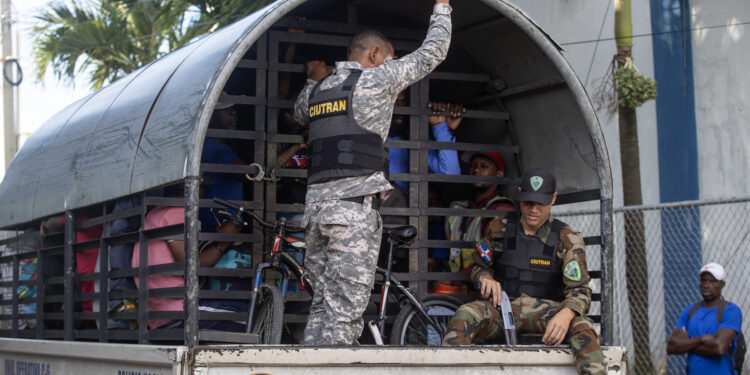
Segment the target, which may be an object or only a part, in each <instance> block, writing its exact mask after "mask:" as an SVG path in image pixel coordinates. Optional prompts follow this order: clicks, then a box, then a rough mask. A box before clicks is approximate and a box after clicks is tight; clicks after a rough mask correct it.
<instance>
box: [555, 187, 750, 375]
mask: <svg viewBox="0 0 750 375" xmlns="http://www.w3.org/2000/svg"><path fill="white" fill-rule="evenodd" d="M598 215H599V214H598V212H596V211H581V212H557V213H556V217H558V218H559V219H561V220H563V221H565V222H567V223H568V224H570V225H571V226H572V227H573V228H575V229H577V230H579V231H581V232H582V233H583V234H584V235H585V236H595V235H598V233H599V224H600V223H599V216H598ZM748 223H750V198H744V199H731V200H716V201H697V202H681V203H671V204H661V205H655V206H639V207H627V208H620V209H616V210H615V218H614V245H615V246H614V247H615V248H614V256H615V259H614V270H613V271H614V272H613V274H614V283H613V285H614V293H613V298H614V301H613V302H614V311H613V313H614V325H615V326H614V327H613V337H614V340H615V344H616V345H622V346H625V347H627V349H628V356H629V358H628V359H629V361H628V363H629V364H630V366H631V368H630V370H631V372H632V373H635V374H652V373H658V374H664V373H669V374H676V373H682V372H684V368H685V360H686V356H685V355H681V356H676V355H672V356H667V350H666V347H667V336H668V334H669V332H670V331H671V330H672V329H673V328H674V326H675V324H676V323H677V320H678V318H679V316H680V314H681V313H682V311H683V310H684V309H685V308H686V307H688V306H692V305H693V304H694V303H696V302H698V301H700V300H701V295H700V291H699V287H698V280H699V278H698V270H699V269H700V267H701V266H702V265H703V264H706V263H709V262H716V263H719V264H721V265H723V266H724V268H725V269H726V273H727V276H726V286H725V287H724V289H723V291H722V295H723V296H724V298H725V299H726V300H728V301H731V302H734V303H735V304H737V305H738V306H739V307H740V309H741V310H742V311H744V312H745V313H747V312H748V311H750V288H748V287H747V286H748V285H750V267H747V265H746V259H747V258H745V256H747V255H748V254H750V242H748V241H750V224H748ZM592 250H595V249H589V250H588V251H592ZM588 260H589V268H590V269H599V253H598V252H596V253H591V254H590V255H589V256H588ZM749 328H750V322H749V321H748V319H745V320H744V321H743V324H742V331H744V332H747V330H748V329H749ZM748 357H750V356H748ZM748 360H750V358H747V357H746V359H745V365H744V372H747V371H748V369H750V366H749V365H748Z"/></svg>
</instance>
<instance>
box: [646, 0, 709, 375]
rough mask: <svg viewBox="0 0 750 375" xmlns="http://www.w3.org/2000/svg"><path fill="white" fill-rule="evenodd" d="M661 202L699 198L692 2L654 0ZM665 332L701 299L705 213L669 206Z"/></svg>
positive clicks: (678, 364) (676, 363) (676, 369)
mask: <svg viewBox="0 0 750 375" xmlns="http://www.w3.org/2000/svg"><path fill="white" fill-rule="evenodd" d="M651 27H652V32H653V38H652V39H653V54H654V72H655V78H656V81H657V83H658V92H659V96H658V98H657V100H656V112H657V115H656V116H657V135H658V156H659V195H660V200H661V202H662V203H667V202H677V201H685V200H696V199H699V181H698V145H697V139H696V137H697V133H696V121H695V99H694V90H693V54H692V41H691V34H690V28H691V23H690V4H689V1H688V0H651ZM661 226H662V228H661V229H662V251H663V263H664V304H665V306H664V307H665V312H666V314H665V315H666V332H665V334H668V333H669V332H670V331H671V330H672V329H673V327H674V325H675V323H676V322H677V319H678V317H679V315H680V312H681V311H682V309H683V308H684V307H685V306H686V304H688V303H690V302H694V301H698V300H699V299H700V293H699V292H698V287H697V280H698V278H697V276H696V272H697V271H698V270H699V269H700V267H701V259H702V256H701V235H700V233H701V231H700V226H701V224H700V211H699V210H698V209H697V208H676V209H671V210H665V211H663V212H662V217H661ZM684 361H685V358H684V356H669V358H668V366H669V370H668V372H669V373H670V374H676V373H680V372H682V371H684V364H685V362H684Z"/></svg>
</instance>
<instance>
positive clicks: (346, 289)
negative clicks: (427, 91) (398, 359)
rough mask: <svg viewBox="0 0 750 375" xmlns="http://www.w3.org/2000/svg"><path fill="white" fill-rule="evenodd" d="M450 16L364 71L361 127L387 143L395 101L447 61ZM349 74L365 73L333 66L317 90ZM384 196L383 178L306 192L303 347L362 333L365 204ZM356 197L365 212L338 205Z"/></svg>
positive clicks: (370, 269)
mask: <svg viewBox="0 0 750 375" xmlns="http://www.w3.org/2000/svg"><path fill="white" fill-rule="evenodd" d="M451 11H452V8H451V7H450V5H448V4H436V5H435V7H434V9H433V14H432V17H431V18H430V27H429V29H428V31H427V37H426V38H425V40H424V42H423V43H422V46H421V47H420V48H418V49H417V50H416V51H414V52H412V53H410V54H408V55H406V56H404V57H403V58H401V59H398V60H394V59H390V58H388V59H386V61H385V63H384V64H382V65H380V66H378V67H376V68H372V69H364V70H363V72H362V75H361V76H360V78H359V80H358V81H357V84H356V85H355V86H354V92H353V97H352V109H353V111H354V120H355V121H356V122H357V124H358V125H359V126H361V127H362V128H364V129H365V130H368V131H370V132H374V133H376V134H378V135H380V136H381V137H382V139H383V141H385V139H386V136H387V135H388V129H389V127H390V124H391V117H392V115H393V105H394V103H395V101H396V97H397V96H398V93H399V92H401V91H402V90H404V89H405V88H406V87H408V86H409V85H411V84H413V83H415V82H417V81H419V80H420V79H422V78H424V77H425V76H427V74H429V73H430V72H431V71H432V70H433V69H435V67H437V65H438V64H439V63H440V62H441V61H442V60H443V59H445V57H446V55H447V54H448V46H449V44H450V34H451V20H450V13H451ZM352 69H363V68H362V66H361V65H360V64H359V63H358V62H355V61H345V62H339V63H337V64H336V70H335V72H334V74H333V76H331V77H329V78H328V79H326V80H325V81H324V82H323V83H322V84H321V86H320V89H321V90H325V89H328V88H331V87H334V86H336V85H339V84H341V83H342V82H343V81H344V80H345V79H346V78H347V77H348V76H349V74H350V72H351V71H352ZM314 83H315V82H314V81H312V80H308V82H307V85H306V86H305V88H304V89H303V90H302V92H301V93H300V95H299V97H298V98H297V101H296V103H295V113H294V115H295V119H296V120H297V121H299V122H300V123H302V124H306V123H308V121H309V118H308V98H309V96H310V91H311V90H312V88H313V86H314ZM390 189H392V187H391V184H390V183H389V182H388V180H387V179H386V177H385V175H384V173H383V172H377V173H373V174H371V175H367V176H361V177H347V178H340V179H336V180H333V181H327V182H323V183H318V184H312V185H309V186H308V190H307V196H306V198H305V215H304V218H303V223H304V224H305V225H307V237H306V242H307V253H306V259H305V272H306V273H307V274H308V276H309V277H310V280H311V282H312V287H313V290H315V297H314V298H313V302H312V306H311V308H310V316H309V317H308V321H307V327H306V328H305V339H304V343H305V344H307V345H351V344H353V343H354V341H355V340H356V339H357V338H358V337H359V335H360V334H361V333H362V328H363V327H364V322H363V320H362V313H363V312H364V310H365V307H367V302H368V301H369V298H370V291H371V289H372V286H373V281H374V275H375V265H376V261H377V256H378V250H379V248H380V238H381V235H382V227H381V219H380V214H379V213H378V212H377V211H376V210H373V209H372V207H371V202H372V198H371V196H374V195H375V194H377V193H378V192H381V191H387V190H390ZM359 196H367V198H365V201H364V202H363V204H358V203H353V202H349V201H342V200H341V199H342V198H351V197H359Z"/></svg>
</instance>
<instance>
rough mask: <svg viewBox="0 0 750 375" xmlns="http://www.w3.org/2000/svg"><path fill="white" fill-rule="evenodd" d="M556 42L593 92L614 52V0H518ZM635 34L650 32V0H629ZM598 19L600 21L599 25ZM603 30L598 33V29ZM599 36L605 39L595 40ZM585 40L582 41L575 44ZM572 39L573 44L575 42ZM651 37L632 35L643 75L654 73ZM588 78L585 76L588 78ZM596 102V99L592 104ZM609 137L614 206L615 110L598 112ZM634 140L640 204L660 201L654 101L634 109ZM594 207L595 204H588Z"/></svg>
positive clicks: (618, 191)
mask: <svg viewBox="0 0 750 375" xmlns="http://www.w3.org/2000/svg"><path fill="white" fill-rule="evenodd" d="M516 5H518V6H519V7H520V8H521V9H523V10H524V11H525V12H526V13H528V14H529V16H531V18H532V19H533V20H534V21H536V22H537V23H538V24H539V25H540V26H541V27H542V28H543V29H544V30H545V31H546V32H547V33H548V34H549V35H550V36H551V37H552V39H554V40H555V41H556V42H558V43H559V44H561V45H562V47H563V48H564V49H565V51H564V55H565V58H566V59H567V60H568V62H569V63H570V65H571V66H572V67H573V70H575V72H576V74H578V77H579V78H580V80H581V82H582V83H583V84H584V86H585V87H586V90H587V91H588V93H589V96H590V97H592V100H593V97H594V96H595V93H596V91H597V88H598V87H599V86H600V85H601V82H602V78H603V77H604V76H605V75H606V73H607V70H608V69H609V66H610V63H611V62H612V57H614V55H615V53H616V52H617V48H616V46H615V41H614V39H613V38H614V22H615V21H614V14H615V10H614V0H609V1H581V0H578V1H549V0H524V1H519V2H516ZM631 8H632V17H633V34H635V35H649V34H650V33H651V15H650V7H649V1H648V0H632V5H631ZM602 23H604V26H603V27H602ZM600 30H601V35H599V32H600ZM597 39H600V40H601V39H603V40H601V41H599V42H596V40H597ZM583 41H587V42H586V43H578V42H583ZM573 43H575V44H573ZM652 56H653V53H652V49H651V37H650V36H646V37H636V38H634V39H633V57H634V61H635V64H636V66H637V67H638V69H639V70H640V71H641V73H643V74H644V75H646V76H649V77H653V76H654V68H653V57H652ZM587 77H588V79H587ZM594 106H595V107H596V103H594ZM597 116H598V117H599V122H600V123H601V126H602V131H603V133H604V139H605V141H606V142H607V149H608V150H609V157H610V161H611V167H612V178H613V182H614V204H615V207H621V206H622V172H621V169H620V141H619V128H618V122H617V115H616V114H615V115H613V116H610V115H609V114H607V113H606V111H604V110H599V111H597ZM637 116H638V142H639V144H640V148H641V182H642V191H643V203H644V204H654V203H658V202H659V165H658V158H657V143H656V141H657V138H656V105H655V102H654V101H650V102H648V103H646V104H644V105H643V106H642V107H641V108H639V109H638V111H637ZM590 208H597V207H590Z"/></svg>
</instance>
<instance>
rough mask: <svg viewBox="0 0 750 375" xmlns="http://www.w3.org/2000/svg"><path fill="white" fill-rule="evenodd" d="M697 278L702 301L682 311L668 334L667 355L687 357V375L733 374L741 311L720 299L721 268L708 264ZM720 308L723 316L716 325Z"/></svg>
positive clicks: (723, 275) (734, 372)
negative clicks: (733, 355) (684, 354)
mask: <svg viewBox="0 0 750 375" xmlns="http://www.w3.org/2000/svg"><path fill="white" fill-rule="evenodd" d="M698 274H699V275H700V290H701V295H702V296H703V301H702V302H700V304H699V305H698V304H696V305H689V306H687V307H686V308H685V309H684V310H683V311H682V314H680V318H679V320H677V324H676V325H675V329H674V330H673V331H672V333H670V334H669V342H668V343H667V353H668V354H683V353H688V357H687V368H686V373H687V374H736V373H737V372H736V371H735V370H734V359H733V357H732V354H733V351H734V349H735V348H736V347H737V338H738V335H739V333H740V329H741V327H742V311H740V308H739V307H738V306H737V305H735V304H733V303H731V302H725V301H724V299H723V298H722V297H721V290H722V288H724V285H725V282H724V278H725V272H724V267H722V266H721V265H719V264H716V263H709V264H707V265H705V266H703V268H701V270H700V271H699V272H698ZM721 308H723V310H724V312H723V316H722V317H721V321H719V316H717V312H718V311H719V309H721Z"/></svg>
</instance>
